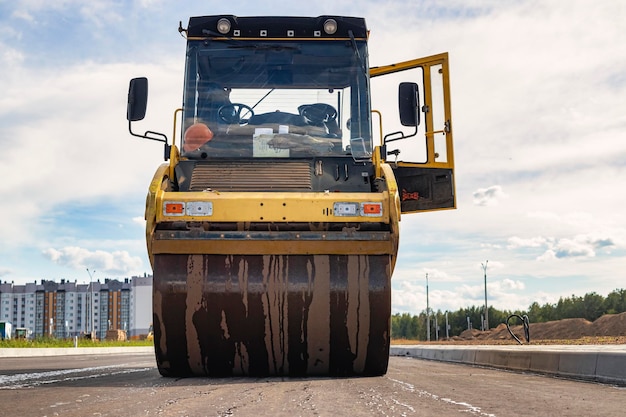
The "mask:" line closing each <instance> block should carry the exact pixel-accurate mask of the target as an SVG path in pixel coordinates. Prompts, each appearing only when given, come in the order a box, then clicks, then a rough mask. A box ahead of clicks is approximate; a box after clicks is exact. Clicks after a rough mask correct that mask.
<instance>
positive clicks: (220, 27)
mask: <svg viewBox="0 0 626 417" xmlns="http://www.w3.org/2000/svg"><path fill="white" fill-rule="evenodd" d="M217 31H218V32H219V33H221V34H222V35H226V34H227V33H228V32H230V20H228V19H226V18H222V19H220V20H218V21H217Z"/></svg>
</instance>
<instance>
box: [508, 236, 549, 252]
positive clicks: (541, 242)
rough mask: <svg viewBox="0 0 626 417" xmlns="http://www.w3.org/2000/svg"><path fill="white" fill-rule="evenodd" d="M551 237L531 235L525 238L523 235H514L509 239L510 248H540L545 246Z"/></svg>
mask: <svg viewBox="0 0 626 417" xmlns="http://www.w3.org/2000/svg"><path fill="white" fill-rule="evenodd" d="M548 241H549V239H547V238H545V237H543V236H537V237H531V238H529V239H523V238H521V237H517V236H513V237H510V238H509V239H508V245H507V248H508V249H517V248H539V247H542V246H545V245H546V244H547V243H548Z"/></svg>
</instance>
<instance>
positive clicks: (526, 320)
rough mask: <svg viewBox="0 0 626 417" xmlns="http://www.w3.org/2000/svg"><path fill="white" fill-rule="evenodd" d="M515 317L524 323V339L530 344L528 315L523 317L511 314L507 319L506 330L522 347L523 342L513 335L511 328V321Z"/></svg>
mask: <svg viewBox="0 0 626 417" xmlns="http://www.w3.org/2000/svg"><path fill="white" fill-rule="evenodd" d="M513 317H517V318H518V319H520V320H521V321H522V326H523V327H524V338H525V339H526V343H530V321H529V320H528V316H527V315H526V314H524V315H523V316H520V315H519V314H511V315H510V316H509V317H507V319H506V329H507V330H508V331H509V334H510V335H511V336H512V337H513V339H515V340H517V343H519V344H520V345H521V344H522V341H521V340H520V339H519V337H517V336H516V335H515V334H514V333H513V331H512V330H511V327H510V326H509V320H511V319H512V318H513Z"/></svg>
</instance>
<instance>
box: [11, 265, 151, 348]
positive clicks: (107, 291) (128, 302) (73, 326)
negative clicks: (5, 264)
mask: <svg viewBox="0 0 626 417" xmlns="http://www.w3.org/2000/svg"><path fill="white" fill-rule="evenodd" d="M151 299H152V276H149V275H146V276H143V277H132V278H126V279H124V281H118V280H112V279H105V280H104V283H101V282H100V280H98V281H93V282H90V283H85V284H78V283H77V282H69V281H66V280H64V279H62V280H61V281H60V283H57V282H55V281H47V280H41V283H40V284H37V283H36V282H35V283H28V284H25V285H14V284H13V283H8V282H4V283H2V282H0V321H6V322H11V323H12V324H13V329H16V328H26V329H28V333H29V334H30V335H31V337H57V338H65V337H74V336H81V335H85V334H92V333H93V334H94V335H95V336H96V337H97V338H99V339H101V338H104V337H105V336H106V332H107V330H111V329H120V330H124V331H126V332H127V334H128V336H129V337H132V336H138V335H141V334H147V333H148V329H149V327H150V324H151V322H152V304H151V303H152V301H151Z"/></svg>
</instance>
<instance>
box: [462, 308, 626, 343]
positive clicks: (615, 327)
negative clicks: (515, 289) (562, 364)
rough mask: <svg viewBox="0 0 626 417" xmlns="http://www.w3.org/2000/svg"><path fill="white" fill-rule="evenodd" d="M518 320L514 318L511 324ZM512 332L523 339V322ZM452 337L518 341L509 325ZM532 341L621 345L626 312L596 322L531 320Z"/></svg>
mask: <svg viewBox="0 0 626 417" xmlns="http://www.w3.org/2000/svg"><path fill="white" fill-rule="evenodd" d="M514 322H515V319H514V318H513V319H511V322H510V323H511V324H513V323H514ZM511 331H512V332H513V333H515V334H516V335H517V337H518V338H519V339H520V340H524V329H523V327H522V326H521V325H515V326H513V325H511ZM451 340H453V341H457V342H462V343H484V344H500V343H517V342H516V341H515V340H514V339H513V338H512V337H511V335H510V334H509V332H508V330H507V328H506V324H504V323H502V324H500V325H498V327H496V328H493V329H490V330H488V331H480V330H476V329H470V330H465V331H464V332H463V333H461V335H460V336H456V337H453V338H452V339H451ZM530 341H531V343H533V344H542V343H543V344H550V343H571V344H588V343H604V344H609V343H611V344H622V343H626V312H625V313H620V314H606V315H604V316H602V317H600V318H599V319H597V320H596V321H594V322H590V321H588V320H585V319H563V320H557V321H550V322H546V323H530Z"/></svg>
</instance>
